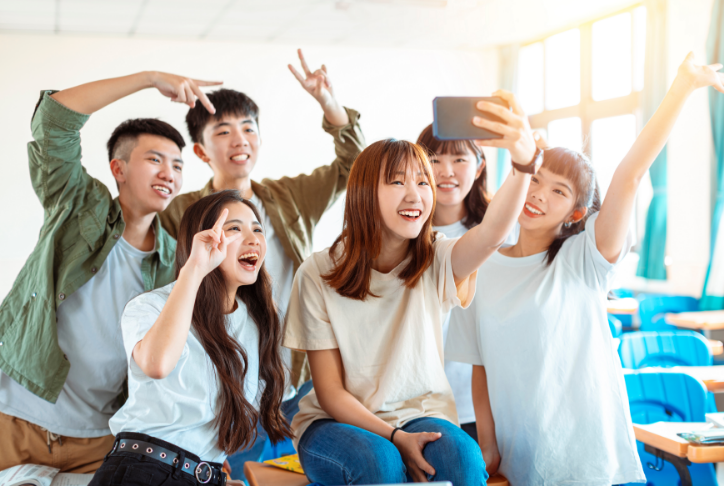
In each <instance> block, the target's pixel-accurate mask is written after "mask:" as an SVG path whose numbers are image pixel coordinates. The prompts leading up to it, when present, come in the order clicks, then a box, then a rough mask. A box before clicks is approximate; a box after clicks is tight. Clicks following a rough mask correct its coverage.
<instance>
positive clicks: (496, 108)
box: [475, 101, 523, 127]
mask: <svg viewBox="0 0 724 486" xmlns="http://www.w3.org/2000/svg"><path fill="white" fill-rule="evenodd" d="M475 108H477V109H478V110H480V111H483V112H487V113H490V114H492V115H495V116H497V117H498V118H501V119H502V120H503V121H504V122H505V123H507V124H508V125H511V126H516V127H521V126H523V122H522V120H521V119H520V117H519V116H518V115H515V114H513V113H511V111H510V110H509V109H507V108H504V107H502V106H500V105H498V104H496V103H491V102H490V101H478V102H477V104H476V105H475Z"/></svg>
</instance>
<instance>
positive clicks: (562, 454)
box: [445, 54, 724, 486]
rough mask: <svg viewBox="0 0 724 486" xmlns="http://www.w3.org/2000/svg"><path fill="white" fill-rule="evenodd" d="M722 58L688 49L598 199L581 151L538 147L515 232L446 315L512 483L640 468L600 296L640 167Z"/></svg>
mask: <svg viewBox="0 0 724 486" xmlns="http://www.w3.org/2000/svg"><path fill="white" fill-rule="evenodd" d="M721 67H722V66H721V65H714V66H699V65H695V64H694V63H693V56H692V55H691V54H690V55H689V56H688V57H687V58H686V60H685V61H684V63H683V64H682V65H681V67H679V71H678V75H677V77H676V79H675V80H674V83H673V85H672V87H671V89H670V90H669V92H668V93H667V95H666V97H665V98H664V100H663V101H662V103H661V105H660V106H659V108H658V110H657V111H656V113H655V114H654V115H653V116H652V117H651V119H650V120H649V122H648V123H647V124H646V126H645V127H644V129H643V130H642V131H641V133H640V134H639V136H638V138H637V139H636V141H635V143H634V144H633V146H632V147H631V149H630V150H629V152H628V154H627V155H626V156H625V157H624V159H623V160H622V161H621V163H620V164H619V166H618V168H617V169H616V172H615V174H614V176H613V179H612V181H611V185H610V186H609V189H608V193H607V195H606V198H605V200H604V201H603V203H602V204H600V200H599V195H598V190H597V183H596V174H595V171H594V169H593V166H592V165H591V162H590V161H589V160H588V158H587V157H586V156H585V155H583V154H580V153H578V152H574V151H572V150H567V149H564V148H554V149H549V150H546V151H545V152H544V155H543V164H542V166H541V168H540V170H539V171H538V173H537V174H535V175H534V176H533V177H532V179H531V184H530V189H529V191H528V194H527V197H526V199H525V205H524V207H523V210H522V213H521V214H520V217H519V218H518V221H519V223H520V235H519V238H518V241H517V243H516V244H515V245H513V246H510V247H507V248H503V249H501V250H499V251H497V252H496V253H495V254H494V255H492V256H491V257H490V259H488V261H486V262H485V263H484V264H483V265H482V266H481V267H480V269H479V271H478V280H477V285H478V289H477V295H476V297H475V301H474V303H473V305H471V308H470V309H469V310H468V313H469V314H467V316H468V317H469V318H466V319H460V320H458V321H456V322H455V323H453V324H452V325H451V328H450V333H449V336H448V340H447V343H446V348H445V352H446V357H447V358H448V359H451V360H457V361H461V362H464V363H470V364H472V365H473V378H472V389H473V402H474V405H475V414H476V418H477V426H478V433H479V442H480V446H481V449H482V450H483V453H484V455H485V457H486V459H488V458H491V459H490V460H491V461H495V462H499V463H500V470H501V472H502V473H503V474H505V476H506V477H507V478H508V480H509V481H510V483H511V484H526V485H544V484H586V485H600V486H604V485H606V486H609V485H611V484H622V483H629V482H642V481H645V479H646V478H645V476H644V473H643V470H642V468H641V464H640V460H639V457H638V454H637V452H636V439H635V437H634V434H633V429H632V425H631V417H630V413H629V404H628V397H627V394H626V387H625V383H624V380H623V374H622V371H621V364H620V361H619V359H618V355H617V353H616V351H615V350H614V348H613V345H612V344H613V343H612V342H611V334H610V331H609V328H608V323H607V319H606V308H605V305H604V302H605V297H606V293H607V291H608V288H609V285H610V284H611V280H612V276H613V274H614V272H615V270H616V268H617V266H618V265H619V263H620V262H621V261H622V260H623V258H624V257H625V256H626V254H627V253H628V252H629V249H630V247H631V242H632V240H631V235H630V234H629V222H630V215H631V212H632V210H633V206H634V201H635V196H636V191H637V189H638V186H639V184H640V182H641V179H642V178H643V177H644V175H645V174H646V171H647V170H648V168H649V167H650V166H651V164H652V163H653V161H654V160H655V158H656V156H657V155H658V154H659V152H660V151H661V149H662V147H663V146H664V144H665V143H666V139H667V138H668V136H669V133H671V130H672V128H673V126H674V123H675V121H676V118H677V117H678V115H679V113H680V112H681V109H682V108H683V106H684V104H685V102H686V100H687V98H688V97H689V95H690V94H691V93H692V92H693V91H694V90H696V89H697V88H701V87H705V86H714V87H715V88H716V89H717V90H719V91H722V92H724V86H723V85H722V75H721V74H718V73H716V71H717V70H719V69H720V68H721ZM525 130H526V131H529V129H528V128H525ZM496 199H497V196H496V198H495V199H493V202H495V201H496ZM471 231H472V230H471ZM483 366H484V368H483ZM493 418H494V421H493Z"/></svg>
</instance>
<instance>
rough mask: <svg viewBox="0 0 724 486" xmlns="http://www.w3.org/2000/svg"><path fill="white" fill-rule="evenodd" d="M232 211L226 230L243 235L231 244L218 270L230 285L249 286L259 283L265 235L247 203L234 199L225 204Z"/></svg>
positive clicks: (225, 224) (264, 250)
mask: <svg viewBox="0 0 724 486" xmlns="http://www.w3.org/2000/svg"><path fill="white" fill-rule="evenodd" d="M224 207H225V208H226V209H228V210H229V214H228V215H227V217H226V222H225V223H224V226H223V228H224V233H226V236H231V235H234V234H237V233H241V235H242V236H241V237H240V238H239V239H238V240H236V241H234V242H232V243H230V244H229V246H228V249H227V252H226V258H225V259H224V261H223V262H221V265H219V269H221V273H222V274H223V275H224V280H225V281H226V283H227V285H228V286H230V287H234V288H237V287H239V286H241V285H250V284H253V283H254V282H256V279H257V277H258V276H259V269H260V268H261V266H262V264H263V263H264V257H265V256H266V237H265V236H264V229H263V228H262V226H261V223H260V222H259V221H258V220H257V218H256V215H255V214H254V211H252V209H251V208H250V207H249V206H247V205H246V204H244V203H241V202H234V203H230V204H227V205H225V206H224Z"/></svg>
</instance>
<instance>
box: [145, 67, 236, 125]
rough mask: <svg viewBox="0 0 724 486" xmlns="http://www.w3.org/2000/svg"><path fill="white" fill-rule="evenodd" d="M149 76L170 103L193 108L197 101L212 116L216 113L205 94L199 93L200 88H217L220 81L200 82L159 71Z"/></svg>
mask: <svg viewBox="0 0 724 486" xmlns="http://www.w3.org/2000/svg"><path fill="white" fill-rule="evenodd" d="M150 76H151V83H152V84H153V86H154V87H155V88H156V89H157V90H158V91H160V92H161V94H162V95H164V96H166V97H168V98H171V101H175V102H176V103H185V104H187V105H189V107H191V108H193V107H194V106H196V100H199V101H201V104H202V105H204V106H205V107H206V109H207V110H209V113H211V114H212V115H213V114H214V113H216V108H214V105H212V104H211V102H210V101H209V98H207V97H206V94H205V93H204V92H203V91H201V88H200V86H218V85H220V84H223V83H222V82H221V81H202V80H200V79H191V78H187V77H185V76H179V75H177V74H170V73H162V72H159V71H154V72H152V73H150Z"/></svg>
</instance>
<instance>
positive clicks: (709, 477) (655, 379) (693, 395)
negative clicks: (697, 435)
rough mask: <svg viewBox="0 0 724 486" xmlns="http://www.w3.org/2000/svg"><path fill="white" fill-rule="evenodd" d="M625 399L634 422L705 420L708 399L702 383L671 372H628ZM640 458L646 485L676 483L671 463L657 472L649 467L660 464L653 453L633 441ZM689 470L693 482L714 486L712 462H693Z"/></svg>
mask: <svg viewBox="0 0 724 486" xmlns="http://www.w3.org/2000/svg"><path fill="white" fill-rule="evenodd" d="M624 378H625V380H626V390H627V392H628V401H629V405H630V407H631V420H632V421H633V422H634V423H636V424H650V423H654V422H705V421H706V418H705V416H704V414H705V413H707V412H709V411H710V409H709V407H710V406H711V402H710V400H709V393H708V392H707V389H706V387H705V386H704V384H703V383H702V382H701V381H699V380H697V379H696V378H694V377H693V376H690V375H687V374H685V373H673V372H661V373H653V372H646V371H641V372H634V371H631V372H628V373H626V374H625V375H624ZM636 445H637V447H638V452H639V457H640V458H641V463H642V465H643V469H644V474H646V484H647V486H664V485H667V486H668V485H676V484H678V481H679V474H678V473H677V471H676V469H675V468H674V466H673V465H671V464H670V463H668V462H664V463H663V467H661V468H660V470H658V471H656V470H654V469H653V468H652V466H655V465H659V466H660V465H661V461H658V462H657V459H656V457H655V456H654V455H653V454H649V453H648V452H646V451H645V450H644V445H643V444H642V443H641V442H638V441H637V442H636ZM689 473H690V474H691V480H692V483H693V484H696V485H697V486H700V485H701V486H709V485H711V486H716V485H717V480H716V472H715V470H714V465H713V464H692V465H691V466H689Z"/></svg>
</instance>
